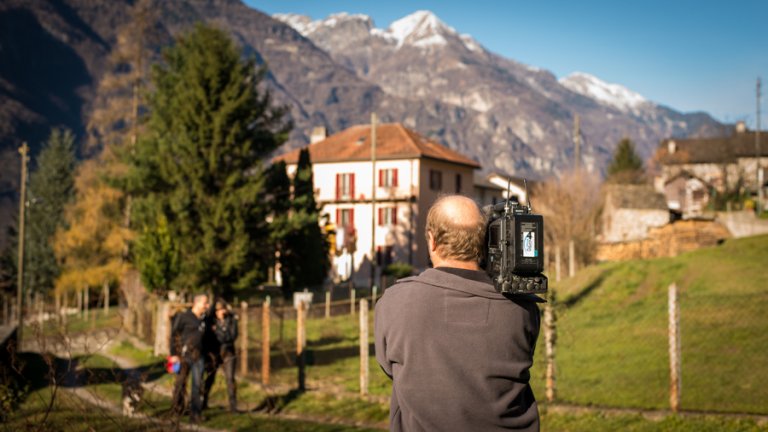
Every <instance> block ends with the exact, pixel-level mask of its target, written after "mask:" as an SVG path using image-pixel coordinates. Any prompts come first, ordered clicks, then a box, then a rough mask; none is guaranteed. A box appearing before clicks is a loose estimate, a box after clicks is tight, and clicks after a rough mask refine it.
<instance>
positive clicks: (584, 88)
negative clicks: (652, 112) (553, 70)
mask: <svg viewBox="0 0 768 432" xmlns="http://www.w3.org/2000/svg"><path fill="white" fill-rule="evenodd" d="M559 81H560V84H562V85H564V86H565V87H567V88H568V89H569V90H571V91H573V92H576V93H579V94H581V95H584V96H587V97H589V98H592V99H595V100H597V101H599V102H601V103H604V104H607V105H610V106H612V107H615V108H617V109H619V110H621V111H624V112H632V111H636V110H637V109H638V108H639V107H640V106H641V105H643V104H645V103H647V102H648V101H647V100H646V99H645V98H644V97H643V96H641V95H640V94H639V93H635V92H633V91H632V90H630V89H628V88H626V87H624V86H622V85H619V84H611V83H607V82H605V81H602V80H600V79H599V78H597V77H595V76H592V75H590V74H587V73H583V72H574V73H572V74H570V75H568V76H567V77H565V78H560V80H559Z"/></svg>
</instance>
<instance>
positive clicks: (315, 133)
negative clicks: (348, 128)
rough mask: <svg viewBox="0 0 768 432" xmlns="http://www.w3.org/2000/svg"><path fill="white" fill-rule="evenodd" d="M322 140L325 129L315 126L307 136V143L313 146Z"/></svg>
mask: <svg viewBox="0 0 768 432" xmlns="http://www.w3.org/2000/svg"><path fill="white" fill-rule="evenodd" d="M324 139H325V127H323V126H315V128H314V129H312V134H311V135H310V136H309V143H310V144H314V143H316V142H318V141H322V140H324Z"/></svg>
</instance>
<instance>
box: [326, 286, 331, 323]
mask: <svg viewBox="0 0 768 432" xmlns="http://www.w3.org/2000/svg"><path fill="white" fill-rule="evenodd" d="M325 317H326V318H330V317H331V292H330V291H326V292H325Z"/></svg>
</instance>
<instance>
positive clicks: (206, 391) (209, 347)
mask: <svg viewBox="0 0 768 432" xmlns="http://www.w3.org/2000/svg"><path fill="white" fill-rule="evenodd" d="M215 303H218V301H217V302H215ZM215 303H214V306H211V308H210V309H209V310H208V312H207V313H206V314H205V334H204V335H203V359H204V361H203V366H204V367H203V387H202V391H203V394H202V398H203V410H206V409H208V396H210V393H211V388H213V384H214V383H215V381H216V370H217V369H218V368H219V365H220V364H221V354H220V352H219V351H221V344H220V343H219V340H218V338H216V333H215V332H214V330H213V329H214V327H215V326H216V309H215Z"/></svg>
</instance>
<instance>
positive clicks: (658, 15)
mask: <svg viewBox="0 0 768 432" xmlns="http://www.w3.org/2000/svg"><path fill="white" fill-rule="evenodd" d="M246 3H247V4H249V5H250V6H252V7H254V8H256V9H259V10H261V11H264V12H266V13H269V14H273V13H278V12H291V13H298V14H303V15H308V16H310V17H312V18H313V19H320V18H325V17H326V16H328V15H330V14H332V13H336V12H349V13H362V14H366V15H369V16H371V17H372V18H373V20H374V22H375V25H376V27H380V28H386V27H388V26H389V24H390V23H391V22H392V21H395V20H397V19H399V18H401V17H403V16H405V15H408V14H410V13H412V12H414V11H416V10H420V9H426V10H430V11H432V12H434V13H435V14H436V15H437V16H438V17H439V18H440V19H441V20H442V21H444V22H445V23H446V24H448V25H450V26H451V27H453V28H455V29H456V30H457V31H458V32H460V33H468V34H470V35H472V36H473V37H474V38H475V39H476V40H477V41H478V42H480V43H481V44H482V45H484V46H485V47H486V48H487V49H489V50H491V51H493V52H495V53H497V54H500V55H502V56H504V57H507V58H511V59H514V60H517V61H519V62H522V63H525V64H528V65H531V66H536V67H540V68H543V69H547V70H550V71H551V72H553V73H554V74H555V75H556V76H558V77H563V76H565V75H568V74H570V73H571V72H574V71H581V72H587V73H590V74H592V75H595V76H597V77H598V78H600V79H602V80H604V81H607V82H612V83H618V84H621V85H624V86H626V87H628V88H629V89H631V90H634V91H636V92H638V93H640V94H641V95H643V96H644V97H645V98H647V99H650V100H652V101H654V102H657V103H660V104H663V105H667V106H670V107H672V108H674V109H677V110H680V111H684V112H689V111H706V112H709V113H710V114H712V115H713V116H715V118H717V119H719V120H722V121H727V122H735V121H737V120H745V121H746V122H747V124H748V125H749V126H750V127H754V124H755V118H756V116H755V108H756V106H755V105H756V100H755V81H756V79H757V77H758V76H760V77H762V80H763V84H764V85H763V89H764V91H763V98H762V100H763V102H762V103H761V116H760V117H761V120H760V121H761V129H766V128H768V113H766V111H767V108H768V104H767V103H765V102H764V101H765V100H766V99H768V90H765V89H766V88H768V85H766V83H765V81H767V80H768V1H758V0H751V1H746V0H730V1H710V0H698V1H692V0H676V1H675V0H666V1H662V0H644V1H620V0H614V1H591V0H590V1H553V0H550V1H517V0H508V1H484V0H474V1H426V0H424V1H422V0H416V1H400V0H390V1H386V2H382V1H377V2H374V1H342V0H339V1H336V0H327V1H321V0H314V1H312V0H274V1H273V0H269V1H262V0H246Z"/></svg>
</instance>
